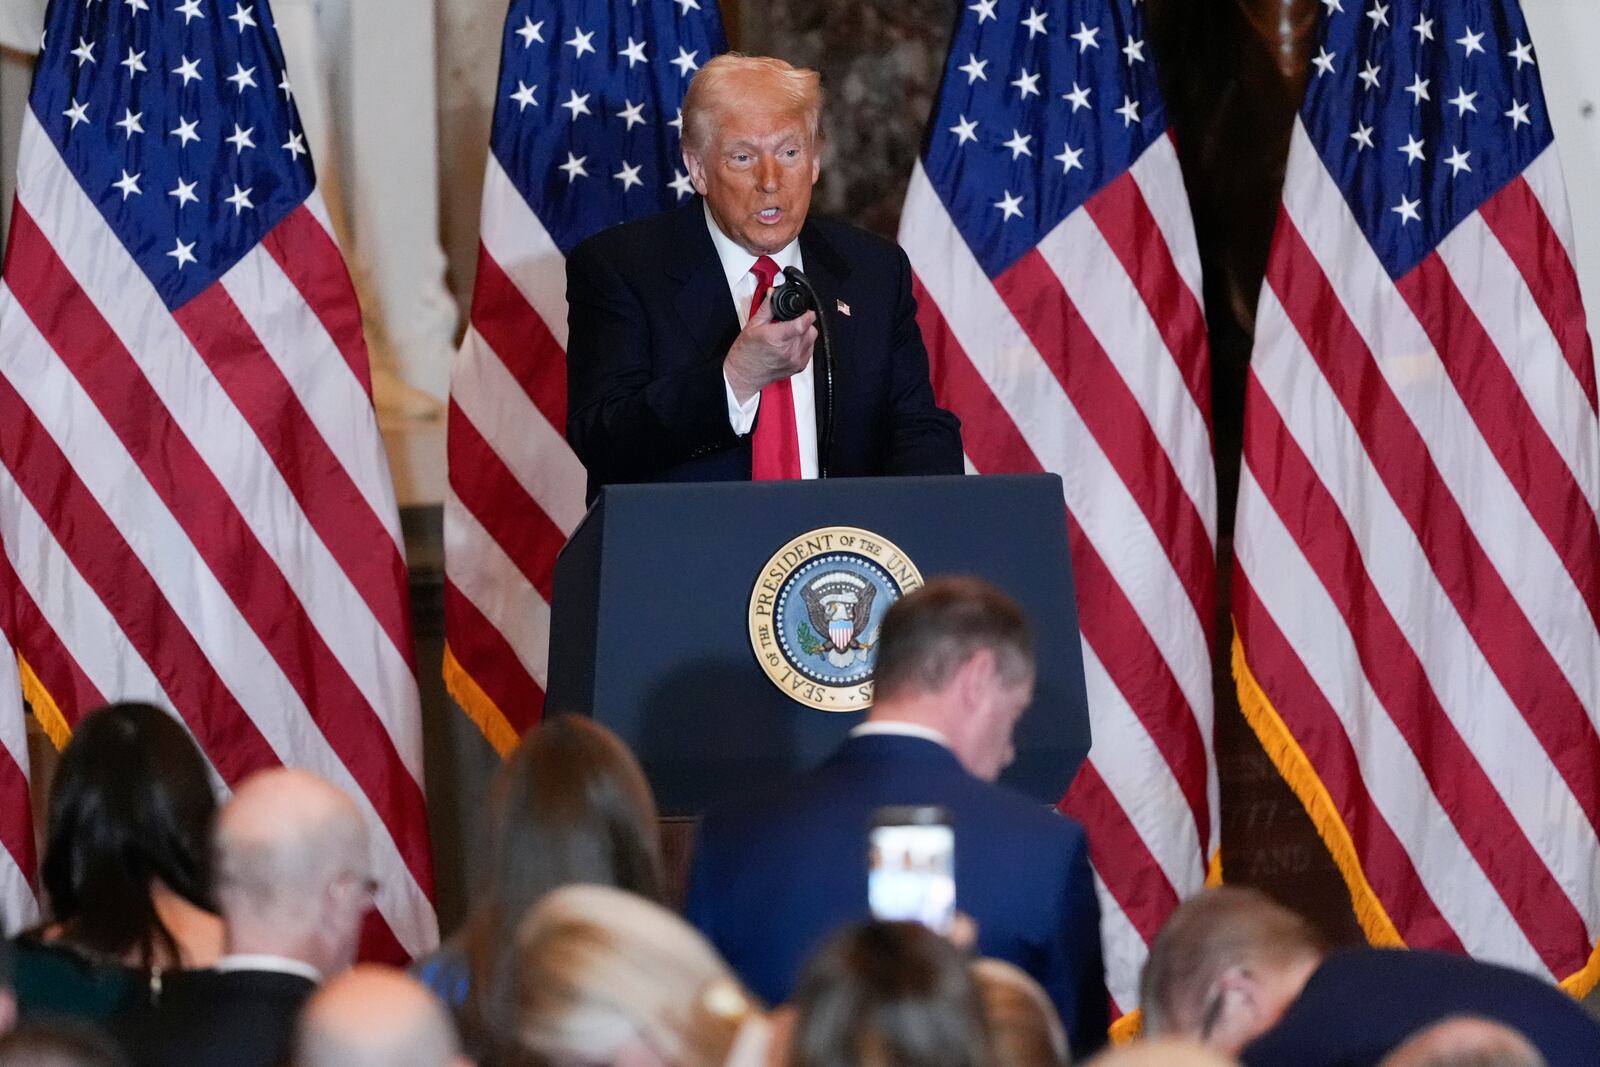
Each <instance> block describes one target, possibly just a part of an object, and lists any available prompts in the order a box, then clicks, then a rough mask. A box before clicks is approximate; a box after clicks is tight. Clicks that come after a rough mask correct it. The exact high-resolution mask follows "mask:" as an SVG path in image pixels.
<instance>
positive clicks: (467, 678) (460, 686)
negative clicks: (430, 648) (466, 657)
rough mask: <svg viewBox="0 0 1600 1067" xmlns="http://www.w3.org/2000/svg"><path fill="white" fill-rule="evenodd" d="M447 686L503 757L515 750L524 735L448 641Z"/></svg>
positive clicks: (446, 661) (454, 698)
mask: <svg viewBox="0 0 1600 1067" xmlns="http://www.w3.org/2000/svg"><path fill="white" fill-rule="evenodd" d="M444 687H445V689H446V690H448V691H449V693H450V697H451V699H453V700H454V701H455V702H456V703H457V704H459V705H461V710H462V711H464V712H466V713H467V718H469V719H471V720H472V721H473V722H475V723H477V724H478V729H480V730H482V731H483V736H484V737H485V738H486V739H488V742H489V744H491V745H493V746H494V750H495V751H496V752H498V753H500V756H501V758H502V759H504V758H505V757H506V756H509V755H511V750H512V749H514V748H516V747H517V742H518V741H519V740H521V738H520V737H518V735H517V731H516V730H515V729H513V728H512V726H511V722H510V720H509V719H507V718H506V716H505V712H503V711H501V710H500V709H499V707H497V706H496V705H495V702H494V701H493V700H492V699H490V697H489V694H488V693H485V692H484V691H483V687H482V686H480V685H478V682H477V680H476V679H475V678H473V677H472V675H471V674H468V673H467V669H466V668H465V667H463V666H461V663H460V661H459V660H457V659H456V655H455V653H454V652H452V651H451V650H450V646H449V645H448V644H446V645H445V646H444Z"/></svg>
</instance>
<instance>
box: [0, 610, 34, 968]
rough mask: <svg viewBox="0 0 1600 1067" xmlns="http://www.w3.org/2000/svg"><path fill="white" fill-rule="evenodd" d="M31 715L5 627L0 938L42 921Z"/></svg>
mask: <svg viewBox="0 0 1600 1067" xmlns="http://www.w3.org/2000/svg"><path fill="white" fill-rule="evenodd" d="M3 610H4V609H3V607H0V611H3ZM26 714H27V712H26V711H24V710H23V706H22V681H21V679H20V678H18V676H17V657H16V653H14V652H12V651H11V644H10V642H9V641H7V640H6V632H5V627H0V937H11V936H12V935H14V934H15V933H17V931H19V930H24V929H26V928H27V927H29V926H32V925H33V924H34V923H36V922H38V920H39V904H38V901H37V900H36V899H35V897H34V892H33V881H34V870H35V867H36V864H35V861H34V842H33V803H32V800H31V798H30V797H29V795H28V724H27V722H26V721H25V719H24V718H23V716H24V715H26Z"/></svg>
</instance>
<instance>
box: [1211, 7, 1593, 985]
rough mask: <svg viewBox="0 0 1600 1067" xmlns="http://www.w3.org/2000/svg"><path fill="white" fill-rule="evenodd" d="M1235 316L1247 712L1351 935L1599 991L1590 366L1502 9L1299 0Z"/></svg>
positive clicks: (1540, 138) (1531, 91) (1520, 25)
mask: <svg viewBox="0 0 1600 1067" xmlns="http://www.w3.org/2000/svg"><path fill="white" fill-rule="evenodd" d="M1322 2H1323V4H1324V7H1325V10H1324V11H1323V12H1321V25H1320V32H1319V35H1318V44H1317V48H1318V52H1317V55H1316V57H1315V59H1314V60H1313V64H1314V65H1313V67H1312V69H1311V82H1310V86H1309V89H1308V91H1307V94H1306V99H1305V104H1304V106H1303V107H1302V109H1301V112H1300V117H1299V119H1298V121H1297V122H1296V125H1295V129H1294V135H1293V147H1292V149H1291V152H1290V158H1289V173H1288V178H1287V183H1286V185H1285V188H1284V194H1283V195H1284V200H1283V210H1282V212H1281V214H1280V216H1279V220H1278V229H1277V233H1276V236H1275V239H1274V243H1273V249H1272V254H1271V259H1270V264H1269V266H1268V270H1267V279H1266V285H1265V286H1264V288H1263V289H1262V293H1261V302H1260V311H1259V315H1258V319H1257V326H1256V348H1255V355H1254V359H1253V362H1252V368H1251V373H1250V376H1249V382H1248V387H1247V400H1246V403H1247V407H1246V436H1245V457H1244V458H1245V465H1244V468H1245V469H1244V472H1243V476H1242V483H1241V486H1240V498H1239V512H1238V523H1237V537H1236V547H1235V550H1236V555H1237V568H1236V572H1235V573H1236V576H1235V578H1234V613H1235V620H1236V626H1237V643H1236V644H1235V649H1234V662H1235V673H1236V675H1237V677H1238V680H1239V688H1240V696H1241V700H1242V703H1243V704H1244V706H1245V709H1246V712H1247V714H1248V715H1249V717H1250V718H1251V720H1252V723H1253V724H1254V726H1255V727H1256V729H1257V732H1258V733H1259V734H1260V735H1261V737H1262V739H1263V741H1264V742H1265V744H1266V746H1267V748H1268V751H1269V752H1270V753H1271V754H1272V755H1273V756H1274V758H1275V759H1276V761H1277V763H1278V765H1279V767H1280V769H1281V770H1282V771H1283V772H1284V774H1285V776H1286V778H1287V779H1288V781H1289V782H1290V783H1291V785H1293V786H1294V787H1295V789H1296V790H1297V791H1298V793H1299V794H1300V796H1301V798H1302V800H1304V801H1305V802H1306V805H1307V807H1308V808H1309V809H1310V811H1311V813H1312V816H1313V818H1314V819H1315V821H1316V823H1317V825H1318V828H1319V830H1320V831H1321V833H1322V836H1323V837H1324V838H1325V839H1326V840H1327V842H1328V843H1329V845H1330V847H1331V849H1332V852H1333V855H1334V857H1335V859H1336V860H1337V861H1338V863H1339V865H1340V867H1341V868H1342V870H1343V872H1344V875H1345V877H1346V879H1347V881H1348V882H1349V884H1350V887H1351V890H1352V893H1353V896H1354V899H1355V904H1356V910H1357V913H1358V915H1359V917H1360V919H1361V921H1362V924H1363V926H1364V927H1365V930H1366V933H1367V935H1368V936H1369V937H1370V938H1371V939H1372V940H1373V941H1375V942H1380V943H1388V944H1399V943H1404V944H1407V945H1414V946H1421V947H1430V948H1443V949H1450V950H1454V951H1462V952H1467V953H1470V954H1471V955H1473V956H1477V957H1481V958H1484V959H1489V960H1494V961H1498V962H1503V963H1507V964H1511V965H1514V966H1517V967H1520V968H1524V969H1526V970H1529V971H1532V972H1534V973H1536V974H1539V975H1542V976H1544V977H1546V978H1549V979H1553V980H1558V981H1562V982H1563V983H1565V984H1566V985H1567V986H1568V988H1571V989H1573V990H1575V991H1582V990H1585V989H1587V988H1589V987H1590V986H1592V985H1593V984H1594V982H1595V979H1596V977H1597V976H1600V955H1597V954H1596V951H1595V939H1596V934H1597V932H1600V735H1597V733H1596V712H1597V710H1600V630H1597V619H1600V572H1597V568H1600V524H1597V519H1596V510H1595V509H1596V501H1597V500H1600V471H1597V465H1600V449H1597V435H1596V430H1597V426H1596V393H1595V367H1594V354H1593V350H1592V348H1591V346H1590V342H1589V339H1588V335H1587V332H1586V329H1585V323H1584V313H1583V306H1582V302H1581V299H1580V297H1579V293H1578V284H1577V279H1576V276H1575V274H1574V271H1573V259H1572V231H1571V227H1570V224H1569V221H1568V215H1567V204H1566V193H1565V190H1564V188H1563V184H1562V178H1561V167H1560V162H1559V160H1558V159H1557V156H1556V151H1555V146H1554V143H1553V136H1552V133H1551V127H1550V121H1549V112H1548V109H1547V108H1546V106H1545V100H1544V95H1543V92H1542V90H1541V88H1540V82H1539V63H1538V56H1537V53H1535V52H1534V50H1533V45H1532V42H1531V39H1530V37H1529V34H1528V27H1527V25H1526V23H1525V22H1524V20H1523V16H1522V13H1521V11H1520V10H1519V9H1518V7H1517V5H1516V3H1514V2H1512V0H1471V2H1460V0H1454V2H1450V3H1444V2H1432V0H1429V2H1418V0H1389V2H1376V0H1364V2H1358V0H1322Z"/></svg>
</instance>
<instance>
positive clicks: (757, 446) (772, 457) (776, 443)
mask: <svg viewBox="0 0 1600 1067" xmlns="http://www.w3.org/2000/svg"><path fill="white" fill-rule="evenodd" d="M750 273H751V274H754V275H755V276H756V295H755V296H754V297H753V298H751V300H750V314H751V315H754V314H755V313H756V309H757V308H759V307H760V306H761V298H762V297H764V296H766V295H767V290H768V289H771V288H772V280H773V279H774V278H776V277H777V276H778V265H777V264H776V263H774V262H773V261H772V257H771V256H762V257H761V258H760V259H758V260H756V265H755V266H753V267H751V268H750ZM750 448H751V456H750V478H751V480H752V481H757V482H767V481H773V480H776V479H779V478H798V477H800V432H799V430H797V429H796V428H795V421H794V389H793V387H791V386H790V384H789V379H788V378H784V379H783V380H782V381H776V382H773V383H772V384H771V385H769V386H767V387H766V388H765V389H763V390H761V413H760V415H758V416H757V417H756V432H755V436H754V438H753V440H752V441H751V443H750Z"/></svg>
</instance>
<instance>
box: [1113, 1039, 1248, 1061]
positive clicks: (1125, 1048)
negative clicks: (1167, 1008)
mask: <svg viewBox="0 0 1600 1067" xmlns="http://www.w3.org/2000/svg"><path fill="white" fill-rule="evenodd" d="M1084 1067H1239V1063H1238V1061H1237V1060H1234V1059H1231V1058H1229V1057H1227V1056H1224V1055H1223V1054H1222V1053H1220V1052H1217V1051H1216V1050H1215V1049H1210V1048H1207V1047H1206V1046H1205V1045H1201V1044H1198V1043H1196V1042H1194V1041H1180V1040H1177V1039H1175V1038H1165V1037H1158V1038H1151V1039H1142V1038H1141V1039H1135V1040H1133V1041H1130V1042H1128V1043H1127V1044H1126V1045H1122V1046H1121V1047H1119V1048H1114V1049H1107V1050H1106V1051H1104V1052H1102V1053H1100V1054H1099V1055H1098V1056H1095V1057H1094V1058H1093V1059H1091V1060H1090V1061H1089V1062H1088V1063H1086V1064H1084Z"/></svg>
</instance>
